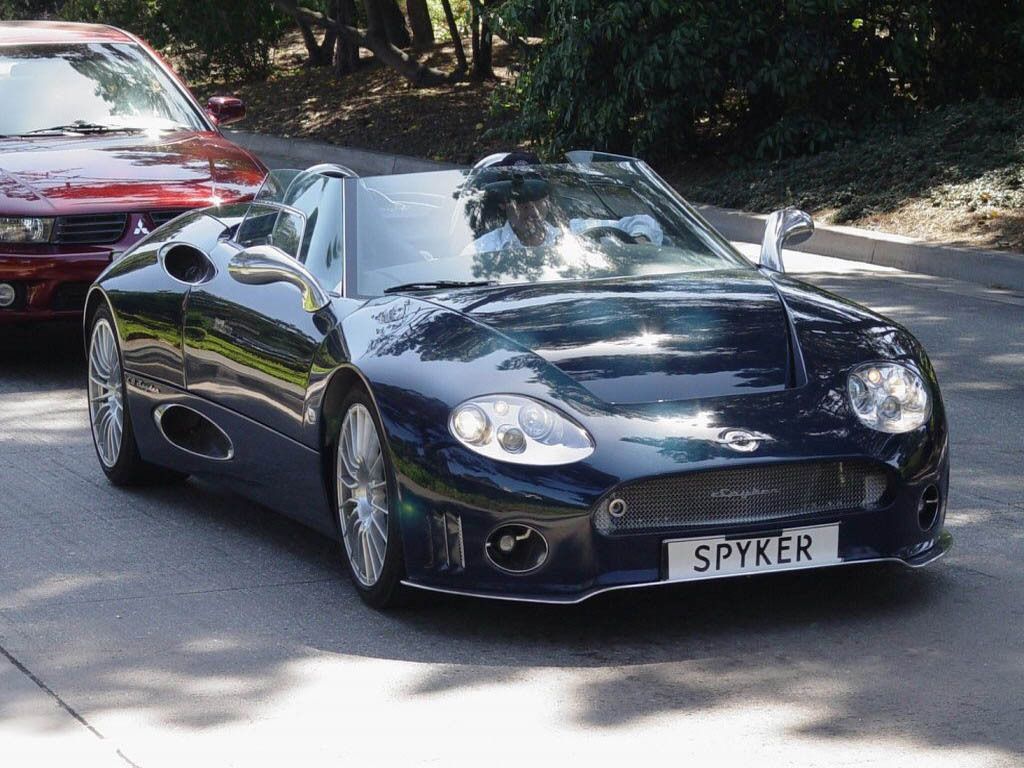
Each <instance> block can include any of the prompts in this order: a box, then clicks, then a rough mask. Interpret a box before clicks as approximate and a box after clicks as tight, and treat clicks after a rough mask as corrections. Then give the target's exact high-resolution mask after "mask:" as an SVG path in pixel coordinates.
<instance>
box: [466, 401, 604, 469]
mask: <svg viewBox="0 0 1024 768" xmlns="http://www.w3.org/2000/svg"><path fill="white" fill-rule="evenodd" d="M449 429H450V430H451V433H452V434H453V435H455V437H456V438H457V439H458V440H459V442H461V443H462V444H463V445H465V446H466V447H467V448H469V449H471V450H473V451H475V452H476V453H479V454H482V455H484V456H488V457H490V458H492V459H499V460H501V461H508V462H512V463H514V464H534V465H541V466H553V465H558V464H570V463H572V462H574V461H579V460H580V459H585V458H586V457H587V456H589V455H590V454H591V453H593V451H594V441H593V439H592V438H591V437H590V434H589V433H588V432H587V431H586V430H585V429H584V428H583V427H581V426H580V425H579V424H577V423H576V422H575V421H573V420H572V419H571V418H570V417H568V416H566V415H564V414H562V413H561V412H559V411H557V410H555V409H554V408H552V407H551V406H549V405H546V404H545V403H542V402H540V401H538V400H534V399H532V398H529V397H523V396H521V395H481V396H480V397H474V398H473V399H471V400H467V401H466V402H464V403H462V404H460V405H458V406H456V407H455V408H454V409H453V410H452V413H451V417H450V419H449Z"/></svg>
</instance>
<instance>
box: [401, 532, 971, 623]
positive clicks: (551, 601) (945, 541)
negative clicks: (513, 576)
mask: <svg viewBox="0 0 1024 768" xmlns="http://www.w3.org/2000/svg"><path fill="white" fill-rule="evenodd" d="M952 546H953V536H952V535H951V534H950V533H949V532H948V531H943V532H942V533H941V534H939V538H938V540H937V541H936V542H935V544H933V545H932V547H931V548H930V549H928V550H927V551H926V552H925V553H923V554H922V555H917V556H915V558H914V559H913V560H904V559H903V558H900V557H874V558H869V559H867V560H843V561H841V562H838V563H828V564H827V565H804V566H801V567H799V568H787V569H786V570H785V571H760V572H755V573H750V574H738V573H726V574H722V575H720V576H708V577H707V578H703V579H691V580H689V581H678V580H677V581H668V580H659V581H646V582H643V583H641V584H616V585H614V586H610V587H598V588H597V589H593V590H590V591H589V592H584V593H582V594H579V595H572V596H568V597H564V598H558V597H530V596H525V597H519V596H515V595H501V594H492V593H488V592H473V591H471V590H464V589H449V588H447V587H435V586H431V585H429V584H417V583H416V582H414V581H409V580H408V579H403V580H402V585H403V586H406V587H412V588H414V589H422V590H425V591H427V592H438V593H440V594H445V595H458V596H459V597H479V598H483V599H486V600H502V601H505V602H511V603H541V604H544V605H575V604H577V603H582V602H583V601H584V600H589V599H590V598H592V597H594V596H596V595H602V594H604V593H605V592H617V591H619V590H623V589H643V588H646V587H663V586H667V585H672V584H695V583H698V582H701V581H712V580H715V579H733V578H737V577H739V576H767V575H770V574H773V573H793V572H795V571H806V570H812V569H814V568H836V567H838V566H843V565H869V564H872V563H899V564H900V565H903V566H905V567H907V568H912V569H915V570H916V569H918V568H923V567H924V566H926V565H930V564H931V563H934V562H935V561H936V560H938V559H939V558H940V557H942V556H943V555H945V554H946V553H947V552H949V550H950V548H951V547H952Z"/></svg>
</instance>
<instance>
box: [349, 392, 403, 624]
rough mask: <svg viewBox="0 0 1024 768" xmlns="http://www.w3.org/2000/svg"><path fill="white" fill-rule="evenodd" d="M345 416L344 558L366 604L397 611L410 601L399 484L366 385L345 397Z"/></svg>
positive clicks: (354, 583) (353, 581) (357, 589)
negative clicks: (396, 609) (406, 598)
mask: <svg viewBox="0 0 1024 768" xmlns="http://www.w3.org/2000/svg"><path fill="white" fill-rule="evenodd" d="M341 414H342V416H341V419H340V421H339V422H338V424H337V427H336V431H335V432H334V438H335V439H334V455H333V458H334V461H333V462H332V466H333V468H334V482H333V487H334V509H335V520H336V521H337V524H338V532H339V533H340V535H341V552H342V557H343V559H344V561H345V565H346V568H347V570H348V573H349V576H350V577H351V579H352V583H353V585H355V588H356V591H357V592H358V593H359V597H361V598H362V600H363V602H365V603H366V604H367V605H369V606H371V607H372V608H378V609H383V608H394V607H397V606H399V605H402V604H403V603H404V602H405V596H406V589H405V588H404V587H403V586H402V584H401V581H402V578H403V577H404V576H405V559H404V557H403V554H402V539H401V534H400V530H399V529H400V526H399V522H398V514H397V513H396V512H394V510H396V509H397V504H396V502H397V499H398V492H397V483H396V482H395V473H394V469H393V467H392V466H391V457H390V455H389V454H388V450H387V442H386V441H385V439H384V437H383V435H384V430H383V428H382V427H381V423H380V418H379V417H378V416H377V410H376V408H375V407H374V404H373V401H372V400H371V399H370V397H369V395H368V394H367V393H366V391H365V390H364V389H362V388H361V387H357V388H355V389H353V390H352V391H351V392H350V393H349V395H348V397H346V398H345V402H344V403H343V405H342V408H341ZM375 457H376V458H375ZM384 510H386V512H387V514H386V516H385V515H384V514H383V511H384ZM382 517H385V519H384V520H383V521H382V520H381V518H382ZM385 534H386V535H385ZM382 548H383V556H381V549H382Z"/></svg>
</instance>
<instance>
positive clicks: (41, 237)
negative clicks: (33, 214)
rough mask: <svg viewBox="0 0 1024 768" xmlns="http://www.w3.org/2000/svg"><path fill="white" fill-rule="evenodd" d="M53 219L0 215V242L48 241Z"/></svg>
mask: <svg viewBox="0 0 1024 768" xmlns="http://www.w3.org/2000/svg"><path fill="white" fill-rule="evenodd" d="M52 232H53V219H22V218H11V217H6V216H5V217H0V243H48V242H49V241H50V233H52Z"/></svg>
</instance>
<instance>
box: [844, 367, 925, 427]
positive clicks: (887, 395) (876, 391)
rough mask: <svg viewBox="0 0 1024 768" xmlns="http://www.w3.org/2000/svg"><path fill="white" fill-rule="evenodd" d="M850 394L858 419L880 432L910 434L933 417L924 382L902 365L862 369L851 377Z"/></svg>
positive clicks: (849, 383) (856, 370) (851, 403)
mask: <svg viewBox="0 0 1024 768" xmlns="http://www.w3.org/2000/svg"><path fill="white" fill-rule="evenodd" d="M847 392H848V394H849V396H850V406H851V408H853V412H854V413H856V414H857V418H858V419H860V420H861V421H862V422H863V423H864V424H866V425H867V426H869V427H871V428H872V429H877V430H879V431H880V432H888V433H890V434H899V433H901V432H909V431H911V430H912V429H917V428H918V427H920V426H921V425H922V424H924V423H925V422H926V421H928V417H929V416H930V415H931V397H930V396H929V394H928V388H927V387H926V386H925V383H924V379H922V378H921V377H920V376H919V375H918V374H917V373H916V372H914V371H912V370H911V369H910V368H907V367H906V366H903V365H899V364H898V363H877V364H871V365H862V366H860V367H859V368H857V369H855V370H854V371H853V372H852V373H851V374H850V377H849V380H848V385H847Z"/></svg>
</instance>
